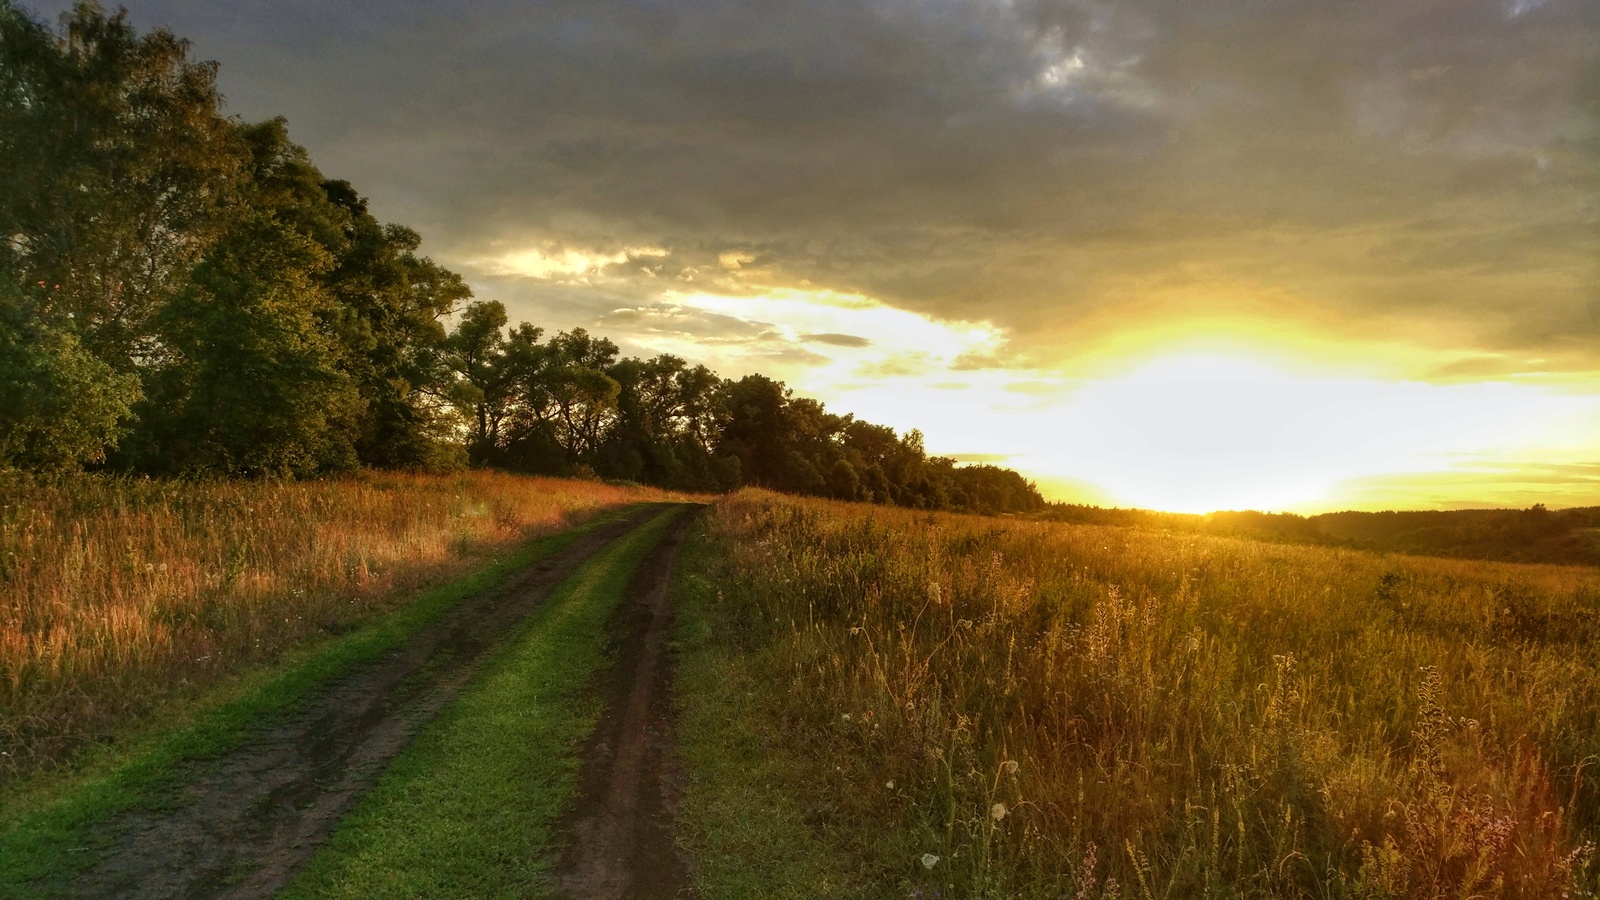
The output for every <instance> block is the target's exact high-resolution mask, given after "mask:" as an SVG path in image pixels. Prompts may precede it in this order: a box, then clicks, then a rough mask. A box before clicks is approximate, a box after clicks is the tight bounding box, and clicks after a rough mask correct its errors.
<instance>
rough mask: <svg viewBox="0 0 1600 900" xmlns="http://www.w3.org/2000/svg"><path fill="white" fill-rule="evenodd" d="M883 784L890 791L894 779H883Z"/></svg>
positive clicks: (892, 787)
mask: <svg viewBox="0 0 1600 900" xmlns="http://www.w3.org/2000/svg"><path fill="white" fill-rule="evenodd" d="M883 786H884V787H886V788H888V789H889V790H891V791H892V790H894V780H893V779H890V780H888V781H885V782H884V783H883Z"/></svg>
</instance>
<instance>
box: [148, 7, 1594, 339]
mask: <svg viewBox="0 0 1600 900" xmlns="http://www.w3.org/2000/svg"><path fill="white" fill-rule="evenodd" d="M132 16H133V19H134V20H135V22H136V23H137V24H139V25H141V26H146V27H147V26H151V25H159V24H166V25H170V26H171V27H173V28H174V30H176V31H178V32H179V33H180V34H184V35H187V36H190V37H192V38H194V39H195V41H196V47H197V50H198V52H199V53H200V54H201V55H203V56H208V57H215V58H217V59H219V60H220V61H221V62H222V82H223V87H224V89H225V90H226V91H227V93H228V95H229V97H230V99H231V102H232V104H233V107H234V109H235V110H236V111H238V112H240V113H241V114H243V115H245V116H248V117H262V116H267V115H273V114H279V113H282V114H286V115H287V116H288V117H289V120H290V123H291V128H292V131H293V134H294V135H295V136H296V137H297V138H298V139H299V140H301V141H303V142H304V143H306V144H307V145H308V146H309V147H310V148H311V150H312V152H313V154H314V156H315V158H316V159H317V160H318V161H319V163H320V164H321V165H322V166H323V168H324V169H325V170H326V171H327V172H328V173H329V174H330V175H333V176H336V177H345V178H349V179H351V180H352V181H354V182H355V183H356V184H357V185H358V187H360V188H361V189H362V190H363V191H365V192H367V193H368V194H370V195H371V196H372V198H373V201H374V206H375V209H376V210H377V211H378V212H379V213H380V214H381V215H384V216H386V217H388V218H392V219H396V220H399V221H404V222H406V223H408V224H412V225H414V226H416V227H418V228H420V229H422V230H423V231H424V233H425V234H426V236H427V248H428V249H429V250H430V251H431V252H433V253H434V254H435V255H437V256H438V257H440V258H441V259H442V260H444V261H445V262H447V263H450V264H453V265H457V266H459V267H461V268H464V269H465V270H467V271H468V273H469V274H470V275H471V276H472V277H473V280H474V283H475V284H476V285H478V287H479V293H480V295H483V296H498V297H502V298H504V299H506V300H508V301H510V302H511V304H512V306H513V313H514V314H519V313H520V314H521V315H523V316H528V317H535V318H540V317H544V318H548V319H550V320H552V321H553V322H554V323H555V324H558V325H569V324H585V325H590V324H594V323H595V322H596V321H597V320H599V318H600V317H601V316H605V315H608V314H609V315H610V316H611V317H612V321H614V322H617V323H618V324H621V320H618V319H616V315H617V314H616V313H612V312H611V311H612V310H617V309H619V308H644V307H646V306H648V304H649V303H650V302H652V301H653V298H655V297H656V296H657V295H658V293H659V291H660V290H661V288H662V287H663V285H664V284H667V283H672V284H678V285H679V286H681V285H682V282H679V281H678V280H677V279H678V277H679V276H685V277H687V278H689V279H691V280H690V281H689V282H686V283H691V284H705V283H707V280H708V279H712V280H713V283H716V284H720V285H721V286H722V287H724V288H727V289H728V290H730V291H733V290H737V285H738V283H739V282H738V281H737V279H736V278H734V275H733V274H730V273H735V271H736V270H737V271H738V272H742V271H744V267H745V266H746V264H747V263H748V265H750V266H759V267H760V269H761V271H762V273H763V277H764V279H765V281H764V283H779V284H798V283H800V282H801V281H802V280H806V281H808V282H809V283H811V284H813V285H816V286H818V287H827V288H832V289H837V290H844V291H860V292H864V293H867V294H869V295H871V296H875V297H878V298H881V299H883V300H884V301H886V302H889V303H892V304H894V305H897V306H902V307H906V308H910V309H914V310H917V311H920V312H925V313H928V314H931V315H935V316H941V317H947V318H952V319H960V320H974V321H975V320H984V319H987V320H992V321H994V322H995V323H996V324H999V325H1001V326H1004V327H1008V328H1010V329H1012V332H1011V333H1012V336H1013V340H1014V343H1015V346H1014V348H1013V349H1014V352H1012V353H1009V354H1008V355H1007V356H1005V357H1004V358H1003V359H996V360H994V361H993V362H994V364H1014V363H1020V362H1026V361H1028V360H1030V359H1032V360H1038V359H1040V358H1042V354H1048V353H1060V352H1063V350H1064V349H1068V350H1070V348H1073V347H1075V346H1077V343H1075V342H1078V341H1083V340H1087V339H1089V338H1092V336H1093V335H1092V334H1086V333H1085V332H1084V327H1085V326H1084V324H1083V323H1084V322H1085V321H1086V317H1087V318H1092V320H1093V321H1094V322H1096V323H1098V324H1097V325H1096V326H1095V327H1096V328H1106V327H1111V326H1110V325H1107V324H1106V323H1113V324H1115V323H1117V322H1119V321H1122V320H1123V319H1125V318H1127V317H1131V316H1134V315H1136V314H1137V315H1145V316H1149V315H1167V314H1182V313H1185V312H1193V311H1197V310H1199V311H1204V309H1206V308H1208V307H1213V306H1216V305H1218V304H1222V305H1224V306H1226V305H1229V304H1241V305H1243V306H1244V307H1247V308H1248V311H1249V312H1250V313H1251V314H1252V315H1259V316H1286V317H1301V318H1305V319H1307V320H1308V321H1317V322H1319V323H1321V324H1322V325H1323V326H1325V327H1327V328H1330V329H1334V330H1338V331H1341V332H1343V333H1345V334H1347V335H1351V336H1384V337H1388V338H1393V339H1399V340H1411V341H1415V342H1417V343H1419V344H1423V345H1427V344H1439V345H1443V346H1444V347H1446V348H1451V347H1453V348H1454V349H1457V350H1459V351H1460V353H1461V355H1463V356H1471V357H1473V358H1477V359H1479V360H1480V361H1481V360H1482V359H1487V358H1489V357H1491V356H1494V358H1496V359H1498V360H1502V361H1504V363H1505V365H1504V369H1505V370H1506V371H1519V370H1526V369H1529V368H1539V367H1545V368H1552V367H1554V368H1561V367H1567V368H1572V367H1584V366H1593V360H1596V359H1600V354H1597V351H1600V316H1596V315H1595V313H1594V312H1593V310H1594V309H1595V308H1596V305H1597V303H1600V293H1597V291H1596V277H1595V276H1596V272H1595V265H1596V260H1597V259H1600V186H1597V179H1600V162H1597V159H1600V153H1597V147H1600V119H1597V112H1596V111H1597V106H1600V54H1597V50H1600V39H1597V38H1600V4H1595V3H1593V2H1592V0H1544V2H1539V0H1493V2H1491V0H1407V2H1403V3H1397V2H1392V0H1338V2H1332V0H1181V2H1180V0H1144V2H1119V3H1112V2H1098V0H1075V2H1074V0H1068V2H1038V0H1013V2H1004V0H993V2H990V0H928V2H916V0H861V2H826V0H815V2H784V3H778V2H746V3H731V2H721V3H719V2H708V3H692V4H681V5H679V4H669V3H663V2H637V3H623V2H606V0H600V2H589V0H585V2H581V3H578V2H571V3H562V2H553V3H540V4H520V3H510V2H498V3H497V2H477V3H452V4H449V5H442V4H441V5H424V4H416V3H385V4H359V5H357V4H335V3H326V2H317V3H311V2H292V3H283V2H273V3H265V2H236V3H228V4H197V3H176V2H159V0H151V2H140V0H134V2H133V3H132ZM532 246H563V247H574V248H580V249H583V250H592V251H594V252H598V253H615V252H618V250H619V248H627V247H643V246H648V247H659V248H662V249H664V250H666V251H669V252H670V255H669V256H667V257H664V258H650V259H648V260H644V261H643V262H642V263H641V264H640V265H629V266H616V267H610V268H607V269H606V270H605V273H606V275H607V276H608V277H607V278H606V279H604V280H603V283H597V284H591V285H583V284H555V283H552V282H551V281H550V280H548V279H546V280H539V279H513V278H506V277H504V276H503V273H502V275H499V276H496V275H493V273H492V272H491V270H490V268H488V267H487V266H485V265H483V264H482V263H481V261H482V260H485V259H489V258H492V257H495V256H496V255H501V254H508V253H513V252H516V251H519V250H521V249H523V248H525V247H532ZM730 252H732V253H738V254H740V256H738V257H737V258H735V259H733V260H731V261H725V259H726V258H725V257H724V254H727V253H730ZM740 260H745V261H746V262H741V261H740ZM475 261H476V262H475ZM646 264H647V265H646ZM646 268H649V269H650V270H649V271H646ZM696 277H698V278H699V279H700V281H698V282H696V281H693V280H692V279H694V278H696ZM715 279H721V281H715ZM730 279H731V280H730ZM597 281H598V280H597ZM1219 286H1222V287H1224V288H1226V289H1227V290H1228V291H1232V292H1234V293H1232V294H1229V293H1222V294H1219V293H1218V288H1219ZM1123 310H1125V311H1126V314H1125V315H1123V314H1121V313H1119V311H1123ZM712 330H713V331H715V329H714V328H713V329H712ZM757 334H759V332H757ZM755 336H756V335H751V337H752V338H754V337H755ZM1496 354H1498V355H1496ZM1463 365H1476V363H1472V364H1466V363H1464V364H1463Z"/></svg>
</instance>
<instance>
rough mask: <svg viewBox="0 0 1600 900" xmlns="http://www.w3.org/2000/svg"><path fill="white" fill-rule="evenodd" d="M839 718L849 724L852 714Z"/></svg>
mask: <svg viewBox="0 0 1600 900" xmlns="http://www.w3.org/2000/svg"><path fill="white" fill-rule="evenodd" d="M839 718H840V719H841V720H843V721H845V722H848V721H850V714H849V713H845V714H844V715H842V716H840V717H839Z"/></svg>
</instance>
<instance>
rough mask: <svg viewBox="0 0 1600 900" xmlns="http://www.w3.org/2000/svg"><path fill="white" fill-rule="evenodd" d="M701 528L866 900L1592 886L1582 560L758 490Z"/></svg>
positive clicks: (1593, 787) (733, 639)
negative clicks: (860, 866) (1246, 535)
mask: <svg viewBox="0 0 1600 900" xmlns="http://www.w3.org/2000/svg"><path fill="white" fill-rule="evenodd" d="M708 522H709V524H708V528H709V530H710V538H711V540H712V541H714V542H715V544H714V545H715V547H716V548H717V552H715V553H713V554H710V555H708V556H707V557H706V558H707V559H709V560H710V562H709V563H708V565H709V566H710V571H708V572H704V573H700V574H701V575H703V576H704V577H706V578H707V580H708V582H709V583H710V584H713V585H715V586H716V590H717V591H718V592H719V593H718V597H719V599H718V600H717V601H716V602H715V604H714V605H713V607H712V612H713V616H714V619H713V621H715V622H718V623H720V627H721V628H722V629H723V631H722V638H721V639H722V640H724V641H727V642H730V643H731V644H733V645H737V646H739V647H741V648H743V652H744V654H745V658H749V659H758V660H761V665H762V666H763V669H764V671H766V672H767V673H768V676H767V677H768V679H769V687H770V691H769V692H768V693H767V694H766V695H765V696H766V700H765V701H764V702H765V703H766V704H767V709H768V710H769V712H770V715H771V716H772V720H771V727H772V729H773V735H774V739H775V742H776V743H777V745H780V746H783V747H788V748H799V749H797V750H796V751H795V752H797V753H799V754H801V758H802V759H804V760H805V762H804V763H803V766H804V768H805V772H804V773H803V778H802V779H801V783H803V784H804V785H805V787H804V792H805V793H806V795H807V797H808V799H807V802H808V805H809V813H810V815H811V816H812V817H813V818H812V819H811V820H810V821H811V822H812V824H813V825H814V827H815V828H816V830H817V832H818V833H819V834H828V835H832V836H833V837H832V838H831V840H835V841H837V842H839V846H840V847H842V848H844V849H845V850H846V851H849V852H851V853H853V855H854V857H855V858H860V859H867V860H875V861H876V862H875V863H873V864H875V865H877V866H879V867H880V871H879V875H878V877H879V880H880V882H881V883H882V884H883V885H884V886H885V888H886V894H890V893H892V894H894V895H898V896H907V895H912V896H923V897H932V896H945V897H949V896H952V894H953V895H955V896H993V897H1011V896H1027V897H1063V896H1064V897H1076V898H1090V897H1111V896H1122V897H1138V898H1179V897H1222V896H1246V897H1529V898H1533V897H1539V898H1543V897H1564V896H1594V895H1595V891H1596V887H1597V869H1600V866H1597V864H1596V862H1595V859H1594V848H1595V841H1596V840H1597V839H1600V574H1597V573H1596V572H1595V571H1593V570H1589V569H1576V568H1559V567H1544V566H1522V565H1511V564H1493V563H1473V562H1465V561H1457V560H1442V559H1426V558H1418V557H1401V556H1386V555H1377V554H1368V553H1361V552H1354V551H1340V550H1329V549H1321V548H1306V547H1293V546H1283V545H1272V544H1262V543H1252V542H1248V541H1241V540H1231V539H1223V538H1208V537H1201V536H1196V535H1167V534H1161V533H1155V532H1146V531H1135V530H1127V529H1119V528H1110V527H1092V526H1070V525H1047V524H1040V523H1031V522H1022V521H1011V520H998V519H982V518H974V517H958V516H950V515H930V514H926V513H918V512H913V511H905V510H894V509H887V508H881V507H877V508H875V507H865V506H856V505H847V504H837V503H829V502H825V501H811V500H796V499H792V498H786V497H780V496H778V495H774V494H767V493H760V492H743V493H740V494H738V495H735V496H733V497H731V498H728V499H726V500H724V501H722V502H721V503H720V504H718V505H717V506H716V507H715V508H714V512H713V514H712V515H711V516H709V517H708ZM923 854H931V856H929V857H927V861H928V865H924V864H923ZM934 857H937V859H936V860H935V859H934Z"/></svg>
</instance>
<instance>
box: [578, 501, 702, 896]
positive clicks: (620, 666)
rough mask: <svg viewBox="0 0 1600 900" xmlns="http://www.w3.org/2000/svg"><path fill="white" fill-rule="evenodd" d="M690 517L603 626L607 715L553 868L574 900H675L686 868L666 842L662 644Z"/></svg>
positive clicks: (672, 805)
mask: <svg viewBox="0 0 1600 900" xmlns="http://www.w3.org/2000/svg"><path fill="white" fill-rule="evenodd" d="M693 518H694V517H693V516H684V517H683V518H681V519H679V520H678V522H677V524H676V525H675V526H674V528H673V530H672V532H671V533H670V534H669V535H668V536H667V538H666V539H665V540H663V541H662V542H661V543H660V544H659V545H657V546H656V548H655V550H654V552H652V553H651V555H650V556H649V558H648V559H647V560H646V561H645V563H644V564H643V565H642V566H640V568H639V570H638V572H637V573H636V574H635V575H634V578H633V581H632V584H631V585H630V587H629V590H628V596H627V597H626V598H625V599H624V600H623V604H622V605H621V606H620V607H618V609H617V612H616V614H615V615H614V616H613V618H612V633H613V635H614V637H613V640H614V642H615V649H616V659H617V662H616V664H615V665H614V666H613V667H612V668H611V671H610V672H609V673H608V674H607V675H606V677H605V678H604V679H603V681H602V684H601V690H602V691H604V694H605V697H606V711H605V712H604V713H602V714H601V718H600V721H599V724H598V725H596V727H595V730H594V733H593V735H591V736H590V738H589V740H588V742H587V743H586V745H585V746H584V753H583V760H584V763H583V772H582V775H581V776H580V779H581V780H580V782H579V788H578V796H577V802H576V804H575V805H574V808H573V811H572V813H571V814H569V816H568V817H567V819H566V821H565V822H564V823H563V828H562V831H563V833H564V834H565V835H566V846H565V848H564V850H563V851H562V853H561V855H560V858H559V860H558V862H557V864H556V872H557V877H558V878H559V881H560V885H561V889H562V892H563V893H564V894H565V895H566V896H568V897H570V898H573V900H621V898H629V900H656V898H663V900H664V898H671V897H679V896H683V895H685V894H686V893H687V889H688V865H687V861H686V860H685V858H684V857H683V856H682V855H681V854H680V853H679V851H678V850H677V847H676V845H675V844H674V841H673V831H674V830H673V816H674V813H675V810H676V805H677V804H676V802H675V801H676V796H677V785H678V779H677V778H676V777H675V773H676V771H677V770H676V767H675V765H674V763H675V760H674V757H673V754H672V739H671V718H670V711H671V707H670V699H671V698H670V694H669V689H670V687H671V670H670V664H669V663H670V660H669V658H668V655H667V639H668V636H669V635H670V633H671V624H672V606H671V602H670V595H669V593H668V588H669V585H670V583H671V580H672V564H673V562H674V560H675V559H676V558H677V554H678V547H679V545H681V544H682V543H683V538H684V534H685V532H686V531H687V530H688V528H689V525H690V524H691V522H692V521H693Z"/></svg>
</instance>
